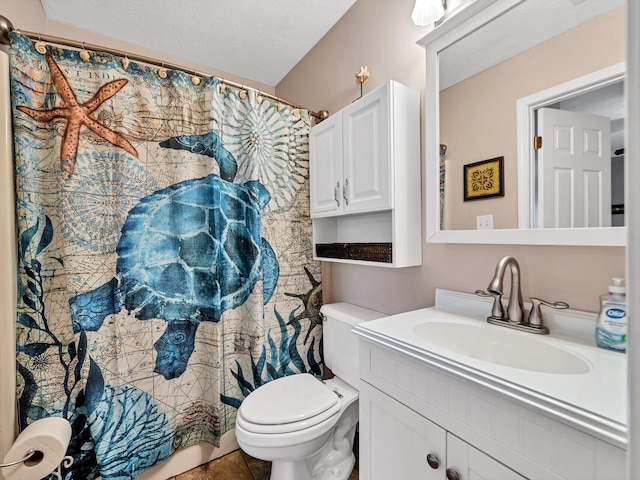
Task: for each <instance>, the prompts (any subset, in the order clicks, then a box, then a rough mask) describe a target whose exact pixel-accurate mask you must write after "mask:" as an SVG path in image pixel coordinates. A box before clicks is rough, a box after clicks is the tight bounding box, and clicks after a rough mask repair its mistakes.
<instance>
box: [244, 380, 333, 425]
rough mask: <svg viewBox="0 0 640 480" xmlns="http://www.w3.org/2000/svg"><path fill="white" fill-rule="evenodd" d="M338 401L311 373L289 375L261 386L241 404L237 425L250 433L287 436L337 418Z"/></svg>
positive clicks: (331, 391)
mask: <svg viewBox="0 0 640 480" xmlns="http://www.w3.org/2000/svg"><path fill="white" fill-rule="evenodd" d="M340 408H341V402H340V399H339V397H338V395H337V394H336V392H334V391H333V390H331V389H329V388H327V387H326V386H325V385H324V384H323V383H322V382H320V381H319V380H318V379H316V378H315V377H313V376H312V375H310V374H299V375H291V376H288V377H283V378H279V379H277V380H274V381H272V382H269V383H267V384H266V385H263V386H261V387H260V388H258V389H256V390H255V391H254V392H252V393H251V395H249V396H248V397H247V398H246V399H245V400H244V401H243V402H242V405H240V409H239V410H238V414H237V418H236V423H237V424H238V425H239V426H240V427H241V428H243V429H245V430H247V431H249V432H253V433H267V434H277V433H289V432H295V431H299V430H303V429H306V428H310V427H312V426H314V425H317V424H319V423H322V422H324V421H326V420H327V419H329V418H331V417H332V416H334V415H336V414H337V413H338V412H339V411H340Z"/></svg>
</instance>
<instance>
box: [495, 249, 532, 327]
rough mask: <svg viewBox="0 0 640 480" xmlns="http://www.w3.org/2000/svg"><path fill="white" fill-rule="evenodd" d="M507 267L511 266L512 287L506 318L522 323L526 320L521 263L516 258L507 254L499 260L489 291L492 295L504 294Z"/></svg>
mask: <svg viewBox="0 0 640 480" xmlns="http://www.w3.org/2000/svg"><path fill="white" fill-rule="evenodd" d="M507 267H509V271H510V272H511V289H510V291H509V304H508V305H507V317H506V319H504V320H507V321H508V322H511V323H517V324H520V323H523V321H524V308H523V307H522V290H520V265H519V264H518V261H517V260H516V259H515V258H513V257H510V256H506V257H504V258H503V259H502V260H500V261H499V262H498V265H496V271H495V273H494V274H493V278H492V279H491V282H490V283H489V286H488V287H487V291H488V292H489V294H491V295H500V296H502V295H503V293H504V288H503V280H504V273H505V270H506V269H507Z"/></svg>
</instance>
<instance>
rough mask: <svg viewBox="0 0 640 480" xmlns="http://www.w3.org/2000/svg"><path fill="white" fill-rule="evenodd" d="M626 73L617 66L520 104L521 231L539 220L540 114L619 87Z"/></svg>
mask: <svg viewBox="0 0 640 480" xmlns="http://www.w3.org/2000/svg"><path fill="white" fill-rule="evenodd" d="M625 72H626V63H625V62H621V63H617V64H615V65H612V66H610V67H607V68H603V69H602V70H597V71H595V72H593V73H590V74H588V75H584V76H582V77H578V78H575V79H573V80H570V81H568V82H565V83H561V84H560V85H556V86H555V87H551V88H548V89H546V90H542V91H540V92H536V93H534V94H532V95H529V96H527V97H523V98H519V99H518V100H517V101H516V130H517V135H516V138H517V145H516V148H517V160H518V228H525V229H528V228H532V225H533V224H534V219H535V211H534V209H535V204H534V202H532V201H531V198H532V197H531V195H532V193H533V192H534V191H535V162H532V161H531V160H532V159H533V158H535V154H536V153H535V149H534V146H533V137H535V135H536V121H535V118H536V110H537V109H539V108H541V107H546V106H548V105H553V104H554V103H558V102H561V101H562V100H566V99H568V98H572V97H575V96H577V95H581V94H583V93H588V92H590V91H592V90H596V89H598V88H601V87H606V86H608V85H612V84H614V83H617V82H619V81H621V80H624V78H625Z"/></svg>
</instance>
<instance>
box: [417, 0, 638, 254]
mask: <svg viewBox="0 0 640 480" xmlns="http://www.w3.org/2000/svg"><path fill="white" fill-rule="evenodd" d="M624 21H625V20H624V0H611V1H608V2H602V1H600V0H582V1H579V0H565V1H558V0H476V1H475V2H473V3H471V4H470V5H469V6H467V7H466V8H465V9H464V10H462V11H460V13H457V14H456V15H454V16H452V17H450V18H448V19H447V21H446V22H444V23H443V24H442V25H440V26H439V27H437V28H436V29H434V30H433V31H432V32H430V33H429V34H428V35H427V36H426V37H424V38H423V39H422V40H421V41H420V42H419V43H420V44H422V45H423V46H424V47H425V49H426V60H427V61H426V67H427V71H426V74H427V78H426V86H427V88H426V90H425V125H426V127H427V128H426V130H425V142H426V168H425V173H426V185H427V188H426V200H427V208H426V217H427V218H426V225H427V241H430V242H451V243H511V244H548V245H551V244H556V245H620V246H622V245H625V239H626V229H625V228H624V227H613V226H608V225H613V224H614V223H612V222H615V221H616V220H615V219H614V216H613V215H612V214H611V207H609V208H608V209H607V208H603V209H601V210H603V211H604V212H605V213H607V215H605V217H607V216H608V219H609V220H608V223H607V221H606V220H605V222H604V223H593V222H591V223H589V222H587V225H585V226H581V227H580V228H576V227H578V226H579V223H571V222H568V223H567V222H565V223H562V222H560V223H559V225H560V226H562V227H564V228H549V223H545V222H543V221H540V220H539V219H538V217H539V214H538V212H537V208H538V207H539V206H541V205H543V204H545V205H549V204H550V203H551V202H550V201H548V199H547V196H545V195H544V194H540V195H539V196H536V194H537V191H538V190H540V192H542V191H543V189H542V188H541V185H540V184H541V182H542V180H541V178H542V177H541V178H538V164H537V163H538V162H539V155H538V154H539V152H537V151H536V150H534V140H533V137H534V136H535V132H536V131H537V130H536V129H537V128H538V127H540V126H541V125H538V124H537V121H536V119H537V116H538V114H539V113H540V112H542V110H541V107H547V108H546V110H548V109H549V108H556V109H557V108H558V107H559V108H561V109H563V110H565V109H566V110H582V111H588V110H589V109H586V110H585V107H584V106H579V107H575V105H572V106H568V105H569V104H577V103H580V102H579V98H580V95H582V94H587V93H588V95H587V96H592V97H593V96H595V95H599V94H598V93H596V90H598V89H600V88H602V89H603V90H604V91H611V90H614V91H615V92H616V94H617V95H618V97H619V93H620V91H621V82H622V80H623V78H624V63H623V61H624ZM617 101H618V102H619V105H620V108H621V109H622V107H621V106H622V102H623V99H622V98H618V99H617ZM591 113H596V114H599V113H600V112H599V111H594V112H591ZM618 117H619V115H618ZM610 118H611V117H610ZM620 121H621V119H620V118H615V119H613V121H611V122H610V124H609V127H607V128H611V127H613V129H612V133H613V132H614V130H615V129H616V128H617V126H618V124H619V123H620ZM547 123H550V122H547ZM552 137H553V135H551V136H549V137H547V140H548V141H549V142H550V143H553V140H552ZM595 138H600V137H599V136H596V137H595ZM611 138H612V143H611V144H612V145H613V144H614V143H615V142H619V141H620V140H619V136H617V135H613V136H612V137H611ZM587 143H588V144H589V145H591V144H590V143H589V142H587ZM440 144H446V146H447V151H446V153H445V155H444V165H445V169H444V170H445V172H446V173H445V174H444V178H443V179H444V181H443V183H444V192H443V191H442V189H441V166H440V155H439V151H438V145H440ZM543 144H544V139H543ZM616 150H620V148H619V147H618V148H616ZM500 157H503V161H502V165H503V172H502V174H503V179H504V184H503V185H502V192H499V190H498V189H496V191H495V192H492V193H493V195H487V196H484V197H483V196H482V195H480V196H479V197H478V198H469V196H468V195H467V194H466V193H465V190H467V188H465V182H466V185H467V187H469V185H471V183H470V181H471V180H470V179H472V178H475V177H473V175H480V174H481V173H483V172H484V170H480V172H478V168H485V167H482V166H481V167H473V168H469V166H470V165H472V164H476V163H480V162H482V161H484V160H492V159H496V158H500ZM548 162H549V161H548V160H546V161H545V163H544V165H548ZM608 163H610V164H611V165H613V162H611V161H610V160H608ZM481 165H482V164H481ZM489 165H492V169H493V168H494V167H493V165H494V164H493V163H491V164H489ZM465 167H466V168H465ZM614 170H615V167H614ZM465 172H470V173H466V175H467V178H466V179H465ZM490 173H494V172H493V171H491V172H490ZM480 177H481V175H480ZM492 178H493V177H492ZM547 183H548V182H547ZM592 183H593V182H592ZM600 183H603V182H600ZM604 183H607V182H604ZM608 183H610V181H609V182H608ZM491 185H492V184H491ZM492 186H493V185H492ZM585 188H586V187H585ZM556 190H560V191H561V192H562V193H564V192H566V191H567V190H568V189H562V188H560V189H556ZM619 190H620V189H619V188H618V189H617V190H616V188H615V187H614V189H613V191H612V192H611V193H609V195H611V199H610V200H609V202H610V204H613V205H615V206H616V207H617V208H618V209H619V207H620V203H623V202H621V201H620V199H619V198H615V195H619V193H620V192H619ZM501 193H503V196H501ZM581 197H582V196H581ZM465 199H466V201H465ZM591 203H593V202H591ZM558 205H563V204H558ZM560 210H562V208H560ZM540 211H542V208H541V209H540ZM487 215H490V216H491V218H490V220H491V222H490V223H493V229H489V230H477V229H476V220H477V217H478V216H480V217H482V219H483V220H486V218H487V217H486V216H487ZM556 216H557V215H556ZM591 216H594V215H591ZM442 217H444V218H442ZM483 225H484V226H486V224H483ZM571 225H572V227H568V226H571ZM589 225H601V226H598V227H596V228H593V227H591V226H589ZM542 227H544V228H542Z"/></svg>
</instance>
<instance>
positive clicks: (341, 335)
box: [320, 303, 386, 390]
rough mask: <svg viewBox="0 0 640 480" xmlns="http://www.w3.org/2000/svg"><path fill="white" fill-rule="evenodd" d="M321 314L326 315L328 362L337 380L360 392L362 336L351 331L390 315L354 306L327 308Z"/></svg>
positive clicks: (342, 304) (345, 304)
mask: <svg viewBox="0 0 640 480" xmlns="http://www.w3.org/2000/svg"><path fill="white" fill-rule="evenodd" d="M320 311H321V312H322V314H323V315H324V322H323V324H322V335H323V347H324V363H325V364H326V365H327V367H329V368H330V369H331V371H332V372H333V373H334V374H335V375H336V377H340V378H341V379H342V380H344V381H345V382H347V383H348V384H349V385H351V386H352V387H353V388H355V389H356V390H358V383H359V380H360V373H359V371H358V365H359V362H360V356H359V348H358V344H359V337H358V336H357V335H355V334H354V333H352V332H351V329H352V328H353V327H354V326H355V325H357V324H358V323H361V322H368V321H370V320H375V319H377V318H382V317H386V315H385V314H384V313H380V312H375V311H373V310H369V309H366V308H363V307H358V306H357V305H352V304H350V303H331V304H328V305H323V306H322V308H321V309H320Z"/></svg>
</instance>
